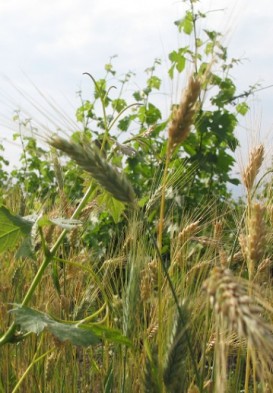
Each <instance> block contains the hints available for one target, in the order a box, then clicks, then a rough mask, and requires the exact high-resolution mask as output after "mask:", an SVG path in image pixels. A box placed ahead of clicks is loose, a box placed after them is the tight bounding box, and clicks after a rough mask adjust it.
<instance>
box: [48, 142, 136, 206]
mask: <svg viewBox="0 0 273 393" xmlns="http://www.w3.org/2000/svg"><path fill="white" fill-rule="evenodd" d="M47 142H48V143H49V144H50V145H51V146H53V147H55V148H56V149H58V150H61V151H62V152H64V153H65V154H67V155H68V156H69V157H70V158H72V159H73V160H74V161H75V162H76V163H77V164H78V165H79V166H81V167H82V168H83V169H84V170H85V171H86V172H89V173H90V174H91V176H92V177H93V178H94V179H95V180H96V181H97V182H98V183H99V184H100V185H101V186H102V187H103V188H104V189H105V190H107V191H108V192H109V193H110V194H112V195H113V197H114V198H116V199H118V200H119V201H121V202H124V203H127V204H129V205H134V204H135V201H136V199H135V193H134V190H133V188H132V186H131V184H130V183H129V181H128V180H127V179H126V177H125V176H124V174H123V173H120V172H119V171H118V170H117V169H116V168H114V167H113V166H111V165H110V164H109V163H108V162H107V161H106V160H105V159H104V158H103V157H102V156H101V154H100V152H99V150H98V149H97V148H96V147H95V146H93V145H89V144H86V145H83V144H80V143H76V142H73V141H68V140H66V139H64V138H61V137H58V136H51V137H50V138H49V139H48V141H47Z"/></svg>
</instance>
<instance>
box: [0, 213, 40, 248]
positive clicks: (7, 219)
mask: <svg viewBox="0 0 273 393" xmlns="http://www.w3.org/2000/svg"><path fill="white" fill-rule="evenodd" d="M32 225H33V223H32V222H30V221H28V220H26V219H24V218H23V217H20V216H16V215H13V214H11V213H10V212H9V210H8V209H7V208H5V207H4V206H1V207H0V253H1V252H4V251H7V250H12V249H14V248H15V247H16V246H17V244H18V243H19V241H20V240H21V239H22V238H24V237H26V236H28V235H29V234H30V232H31V228H32Z"/></svg>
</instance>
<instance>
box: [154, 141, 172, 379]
mask: <svg viewBox="0 0 273 393" xmlns="http://www.w3.org/2000/svg"><path fill="white" fill-rule="evenodd" d="M170 157H171V144H170V142H169V140H168V146H167V156H166V162H165V168H164V173H163V180H162V194H161V204H160V216H159V225H158V237H157V247H158V250H159V254H160V255H161V249H162V238H163V230H164V215H165V190H166V183H167V175H168V167H169V163H170ZM162 283H163V277H162V263H158V276H157V284H158V364H159V370H158V371H159V379H160V381H161V380H163V345H162V343H163V323H162V322H163V310H162Z"/></svg>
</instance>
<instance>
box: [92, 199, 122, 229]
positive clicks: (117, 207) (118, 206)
mask: <svg viewBox="0 0 273 393" xmlns="http://www.w3.org/2000/svg"><path fill="white" fill-rule="evenodd" d="M98 202H99V203H101V204H103V205H104V206H105V208H106V209H107V211H108V212H109V213H110V214H111V216H112V217H113V220H114V222H115V224H117V223H118V222H119V221H120V218H121V215H122V213H123V212H124V209H125V205H124V203H122V202H120V201H118V200H117V199H116V198H114V197H113V196H112V195H111V194H109V193H108V192H103V193H102V194H101V195H100V196H98Z"/></svg>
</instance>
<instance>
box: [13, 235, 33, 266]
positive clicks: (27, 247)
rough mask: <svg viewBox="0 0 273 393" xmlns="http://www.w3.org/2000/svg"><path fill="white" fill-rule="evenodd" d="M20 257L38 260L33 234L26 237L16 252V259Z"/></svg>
mask: <svg viewBox="0 0 273 393" xmlns="http://www.w3.org/2000/svg"><path fill="white" fill-rule="evenodd" d="M19 258H30V259H33V260H36V257H35V250H34V242H33V240H32V236H31V235H29V236H27V237H25V238H24V240H23V242H22V244H21V245H20V247H19V248H18V250H17V252H16V259H19Z"/></svg>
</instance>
